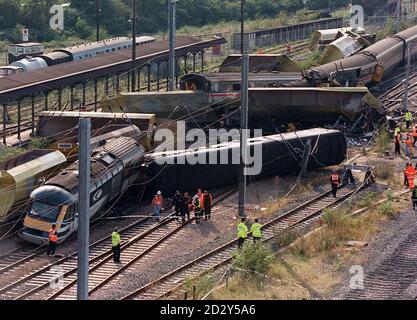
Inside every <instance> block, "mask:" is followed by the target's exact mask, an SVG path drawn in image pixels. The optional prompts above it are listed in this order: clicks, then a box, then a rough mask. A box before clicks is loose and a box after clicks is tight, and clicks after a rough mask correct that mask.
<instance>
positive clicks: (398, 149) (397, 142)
mask: <svg viewBox="0 0 417 320" xmlns="http://www.w3.org/2000/svg"><path fill="white" fill-rule="evenodd" d="M394 145H395V154H398V155H399V156H401V147H400V145H401V133H400V132H397V133H396V134H395V136H394Z"/></svg>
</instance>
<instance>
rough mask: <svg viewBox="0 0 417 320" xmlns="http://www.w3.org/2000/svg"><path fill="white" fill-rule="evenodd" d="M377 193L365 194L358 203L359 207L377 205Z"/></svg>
mask: <svg viewBox="0 0 417 320" xmlns="http://www.w3.org/2000/svg"><path fill="white" fill-rule="evenodd" d="M377 195H378V194H377V193H376V192H367V193H365V194H364V195H363V196H362V198H361V199H360V200H359V201H358V205H359V206H360V207H362V208H363V207H371V206H373V205H374V204H375V199H376V197H377Z"/></svg>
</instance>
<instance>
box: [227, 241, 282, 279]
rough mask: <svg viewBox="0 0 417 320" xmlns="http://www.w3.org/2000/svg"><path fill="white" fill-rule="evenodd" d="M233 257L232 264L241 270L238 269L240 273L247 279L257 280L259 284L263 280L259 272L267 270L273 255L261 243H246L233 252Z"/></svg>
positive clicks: (262, 272)
mask: <svg viewBox="0 0 417 320" xmlns="http://www.w3.org/2000/svg"><path fill="white" fill-rule="evenodd" d="M233 259H234V266H236V267H237V268H239V269H242V270H243V271H240V273H241V275H242V276H243V277H244V278H247V279H253V280H257V283H258V285H259V284H261V283H263V280H264V277H262V276H260V275H259V274H265V273H266V272H267V271H268V269H269V267H270V264H271V262H272V261H273V260H274V255H273V253H272V252H271V250H270V249H268V248H267V247H265V246H264V245H263V244H262V243H256V244H253V243H246V244H245V245H244V246H243V248H242V249H240V250H238V251H236V252H235V253H234V255H233Z"/></svg>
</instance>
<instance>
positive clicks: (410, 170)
mask: <svg viewBox="0 0 417 320" xmlns="http://www.w3.org/2000/svg"><path fill="white" fill-rule="evenodd" d="M405 175H406V176H407V181H408V188H410V189H414V179H415V177H416V169H415V168H414V167H413V166H412V165H411V164H410V166H408V168H407V170H406V171H405Z"/></svg>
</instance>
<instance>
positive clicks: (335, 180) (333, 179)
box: [330, 171, 340, 198]
mask: <svg viewBox="0 0 417 320" xmlns="http://www.w3.org/2000/svg"><path fill="white" fill-rule="evenodd" d="M330 184H331V186H332V194H333V197H335V198H336V194H337V188H338V187H339V185H340V175H339V174H338V173H337V172H336V171H334V172H333V173H332V174H331V175H330Z"/></svg>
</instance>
